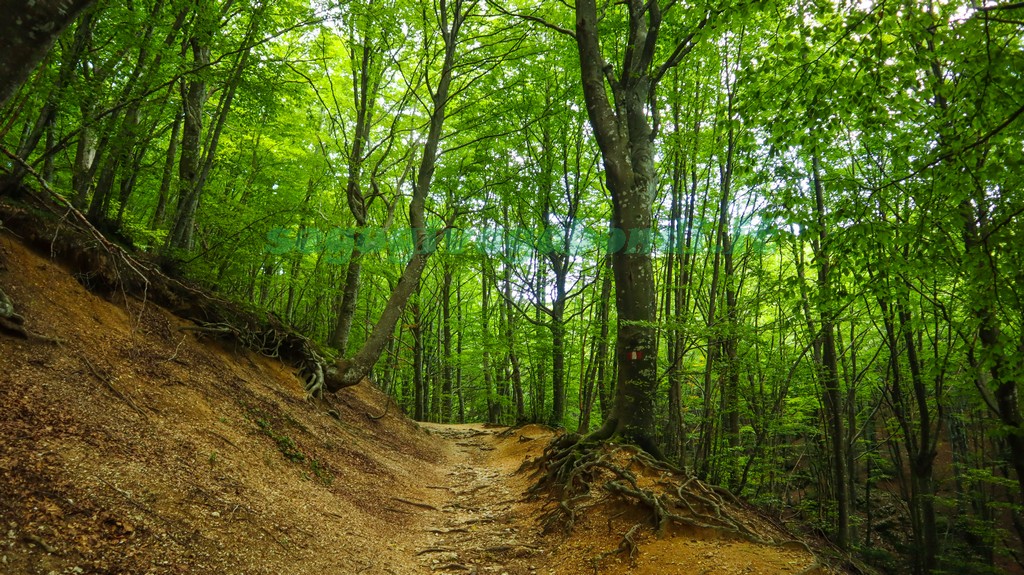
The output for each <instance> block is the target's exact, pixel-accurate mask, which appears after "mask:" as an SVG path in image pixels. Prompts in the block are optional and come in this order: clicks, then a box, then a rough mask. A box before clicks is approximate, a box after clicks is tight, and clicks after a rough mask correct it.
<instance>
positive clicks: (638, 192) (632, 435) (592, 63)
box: [576, 0, 661, 457]
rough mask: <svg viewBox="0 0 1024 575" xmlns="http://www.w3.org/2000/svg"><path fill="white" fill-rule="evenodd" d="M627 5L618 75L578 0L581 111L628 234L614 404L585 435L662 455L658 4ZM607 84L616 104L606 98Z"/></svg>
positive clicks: (586, 2) (587, 2)
mask: <svg viewBox="0 0 1024 575" xmlns="http://www.w3.org/2000/svg"><path fill="white" fill-rule="evenodd" d="M626 5H627V7H628V10H629V38H630V40H631V43H630V44H629V45H628V48H627V50H626V53H625V56H624V59H625V62H624V63H623V67H622V70H620V71H619V75H618V77H617V78H616V77H613V70H611V69H610V67H609V66H606V63H605V60H604V57H603V54H602V49H601V42H600V33H599V30H598V16H597V3H596V1H595V0H578V1H577V2H576V46H577V50H578V53H579V59H580V70H581V76H582V82H583V95H584V99H585V100H586V104H587V114H588V117H589V119H590V125H591V128H592V129H593V131H594V135H595V137H596V139H597V144H598V147H599V148H600V150H601V157H602V160H603V164H604V170H605V181H606V183H607V186H608V189H609V191H610V192H611V196H612V226H613V228H614V229H615V230H616V231H621V232H622V233H623V234H624V235H625V239H626V244H625V247H624V248H623V249H618V250H615V251H614V253H612V270H613V273H614V275H615V305H616V309H617V310H618V331H617V336H616V342H615V357H616V361H617V364H618V377H617V383H616V390H615V406H614V407H613V409H612V412H611V414H610V417H609V418H608V420H607V421H605V423H604V425H603V426H602V427H601V429H599V430H598V431H596V432H594V433H593V434H591V436H590V438H591V439H595V440H601V439H607V438H610V437H613V436H619V437H622V438H623V439H625V440H627V441H630V442H632V443H635V444H636V445H638V446H640V447H641V448H643V449H645V450H647V451H648V452H650V453H652V454H655V455H656V456H659V457H660V456H661V452H660V450H659V449H658V447H657V446H656V444H655V442H654V437H655V433H654V424H655V395H656V393H657V389H658V382H657V359H658V357H657V356H658V350H657V333H656V329H655V327H654V326H655V323H656V321H657V296H656V293H655V287H654V267H653V262H652V258H651V245H650V243H651V242H650V233H651V227H652V225H653V223H654V222H653V214H652V209H651V206H652V204H653V203H654V196H655V189H656V185H655V184H656V173H655V170H654V132H653V130H652V128H651V126H650V124H649V123H648V113H647V112H648V109H647V108H648V104H649V103H650V102H651V98H650V96H651V90H652V89H653V88H654V85H655V84H656V83H657V81H658V79H659V78H657V77H656V76H653V75H652V70H651V68H652V60H653V58H654V52H655V50H654V48H655V45H656V42H657V36H658V31H659V27H660V8H659V7H658V5H657V3H648V2H643V1H641V0H628V1H627V2H626ZM648 20H650V22H649V21H648ZM606 78H607V79H608V83H607V84H606ZM609 84H610V86H609ZM609 87H610V88H611V92H612V94H613V96H614V100H615V105H614V106H613V105H612V103H611V101H609V99H608V88H609Z"/></svg>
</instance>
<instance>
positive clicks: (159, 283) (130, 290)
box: [0, 150, 333, 396]
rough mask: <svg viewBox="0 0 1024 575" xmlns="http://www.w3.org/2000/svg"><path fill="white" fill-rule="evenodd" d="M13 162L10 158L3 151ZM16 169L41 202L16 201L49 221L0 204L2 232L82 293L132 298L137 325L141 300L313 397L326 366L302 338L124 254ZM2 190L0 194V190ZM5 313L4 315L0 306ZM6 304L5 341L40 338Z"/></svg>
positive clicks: (2, 299) (27, 193) (1, 327)
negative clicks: (48, 261)
mask: <svg viewBox="0 0 1024 575" xmlns="http://www.w3.org/2000/svg"><path fill="white" fill-rule="evenodd" d="M3 152H5V153H6V154H7V155H8V156H9V157H11V158H12V159H13V160H15V161H19V162H20V159H18V158H17V157H15V156H14V155H13V154H10V153H9V152H7V150H3ZM22 164H23V165H22V167H24V168H25V169H27V170H28V172H29V174H30V175H32V176H34V177H35V178H36V180H37V182H38V184H39V186H40V187H41V188H42V189H43V190H44V191H45V192H46V194H47V195H46V196H43V195H40V194H37V193H35V192H33V191H31V190H29V189H28V188H26V187H24V186H23V187H21V188H19V189H18V190H17V192H19V193H20V194H21V196H23V197H25V198H27V199H29V200H31V201H32V202H33V203H34V204H38V205H39V206H40V207H41V208H43V209H44V210H47V211H49V212H50V214H52V216H51V217H49V218H47V217H44V216H41V215H39V213H30V211H29V210H28V209H25V207H23V206H18V205H15V204H12V203H0V217H2V218H3V225H4V227H5V228H6V229H8V230H11V231H12V232H15V233H17V235H18V236H20V237H21V238H23V239H24V240H25V241H26V242H27V243H29V244H32V245H34V246H36V247H37V248H40V249H48V250H49V251H50V254H51V256H52V257H54V258H59V259H60V260H61V261H62V262H63V263H65V264H66V265H68V266H69V267H70V268H71V269H72V271H73V272H74V273H76V274H78V277H80V278H82V279H83V281H84V283H86V284H87V286H86V287H89V288H90V289H92V290H94V291H98V292H101V293H103V292H106V293H107V294H108V295H109V294H115V293H117V294H120V295H121V296H122V297H123V298H124V301H125V302H126V304H127V302H128V301H129V296H134V297H136V298H138V299H139V300H141V301H142V307H141V308H140V309H139V311H138V314H137V315H138V318H139V320H140V321H141V318H142V314H143V312H144V310H145V305H146V302H147V301H151V300H152V301H155V302H156V303H158V304H160V305H162V306H164V307H165V308H167V309H168V310H170V311H171V312H172V313H174V314H175V315H178V316H179V317H182V318H184V319H188V320H191V321H193V322H195V324H196V326H195V327H192V328H188V329H190V330H191V331H198V332H202V333H206V334H209V335H212V336H215V337H219V338H223V339H228V340H233V341H235V342H237V343H239V344H241V345H243V346H244V347H246V348H248V349H250V350H252V351H255V352H257V353H261V354H264V355H269V356H271V357H275V358H279V359H281V360H283V361H285V362H287V363H290V364H292V365H293V366H295V367H296V368H298V370H299V375H300V377H302V379H303V380H304V387H305V389H306V391H307V394H308V395H310V396H314V395H319V394H320V393H321V391H322V390H323V388H324V385H325V381H326V380H327V379H328V378H329V376H330V373H329V371H330V370H331V369H333V367H329V365H332V364H331V363H329V362H328V361H326V360H325V358H324V353H323V352H322V351H321V350H320V349H319V348H318V346H317V345H316V344H314V343H313V342H312V340H310V339H309V338H307V337H305V336H304V335H302V334H300V333H298V332H297V331H296V330H294V329H292V328H291V327H290V326H288V325H286V324H285V323H284V322H282V321H281V320H280V319H279V318H277V317H276V316H274V315H273V314H267V313H260V312H256V311H253V310H250V309H246V308H245V307H244V306H243V305H241V304H239V303H237V302H233V301H229V300H227V299H224V298H220V297H217V296H216V295H213V294H212V293H210V292H209V291H207V290H204V289H202V288H200V287H198V286H194V285H191V284H190V283H189V282H187V281H185V280H182V279H178V278H175V277H171V276H170V275H168V274H167V273H165V272H164V271H163V270H162V269H161V266H160V264H159V262H157V261H151V260H147V259H144V258H143V257H142V256H140V255H137V254H130V253H129V252H128V251H127V250H125V249H124V248H122V247H121V246H119V245H117V244H115V243H113V242H111V241H110V240H109V239H107V237H106V236H105V235H104V234H103V233H102V232H100V231H99V230H98V229H97V228H96V227H95V226H93V225H92V223H91V222H89V220H88V219H87V218H86V217H85V215H84V214H82V213H81V211H79V210H78V209H76V208H75V207H74V206H73V205H72V204H71V202H70V201H69V200H68V199H67V198H65V197H64V196H62V195H60V194H58V193H57V192H55V191H53V190H52V189H51V188H50V187H49V186H48V185H47V184H46V182H45V181H44V180H43V179H42V178H41V177H39V175H38V174H37V173H36V172H35V171H34V170H33V169H32V168H31V167H30V166H28V165H26V164H24V163H22ZM0 191H2V190H0ZM5 303H6V304H7V306H6V307H10V310H9V312H8V313H3V311H4V309H6V307H5ZM9 304H10V300H9V298H7V297H6V296H5V295H3V294H2V292H0V331H2V332H3V333H7V334H8V335H14V336H17V337H23V338H26V339H27V338H29V337H39V338H41V339H51V338H46V337H43V336H37V335H35V334H33V333H31V332H29V331H27V330H25V329H24V328H23V327H22V323H23V320H22V318H21V316H18V315H17V314H15V313H14V310H13V306H11V305H9Z"/></svg>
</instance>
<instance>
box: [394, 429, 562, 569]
mask: <svg viewBox="0 0 1024 575" xmlns="http://www.w3.org/2000/svg"><path fill="white" fill-rule="evenodd" d="M421 425H422V426H423V427H424V429H426V430H428V431H429V432H430V433H431V434H433V435H435V436H437V437H439V438H443V439H444V440H445V441H444V443H445V444H446V448H445V451H447V455H448V457H449V464H448V468H449V471H448V472H447V474H446V475H445V477H444V478H443V483H442V484H440V485H427V486H425V487H426V488H427V489H430V490H432V491H433V492H434V495H433V497H432V498H431V502H430V504H431V505H432V507H433V509H427V510H426V511H427V514H426V515H424V517H423V519H424V524H425V527H424V528H423V529H424V534H425V536H423V537H418V538H417V540H416V545H415V547H416V549H415V550H412V549H410V551H414V556H413V557H412V558H411V559H410V563H413V564H418V565H420V567H421V568H420V572H422V573H437V574H440V575H444V574H452V575H456V574H467V573H468V574H480V575H483V574H486V573H496V574H499V575H501V574H507V575H517V574H532V573H537V561H536V560H534V561H531V559H535V558H539V557H542V556H543V549H542V548H541V546H540V544H541V541H540V540H539V538H538V535H537V533H536V529H535V528H533V527H532V523H533V522H532V521H531V520H530V518H529V517H524V516H523V514H522V499H523V496H522V489H521V487H522V486H521V484H520V482H519V480H518V479H516V478H513V477H511V476H510V470H509V463H511V462H507V461H503V460H502V458H501V457H500V455H501V454H499V453H496V452H497V447H496V443H497V434H498V433H499V432H501V431H503V429H502V428H496V429H495V428H487V427H484V426H481V425H440V424H421ZM424 509H425V508H424Z"/></svg>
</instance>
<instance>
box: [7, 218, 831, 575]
mask: <svg viewBox="0 0 1024 575" xmlns="http://www.w3.org/2000/svg"><path fill="white" fill-rule="evenodd" d="M76 279H77V280H79V281H83V282H87V280H88V278H87V277H78V278H75V277H73V276H72V274H70V273H69V272H67V271H66V270H65V269H64V268H63V267H62V266H61V265H59V264H58V263H55V262H53V261H51V260H49V259H47V258H45V257H42V256H40V255H37V254H35V253H33V252H31V251H29V250H28V249H27V248H25V247H24V246H23V245H22V244H21V243H20V242H19V241H18V240H17V239H16V238H14V237H12V236H10V235H6V234H4V235H0V288H2V289H3V290H4V291H5V292H6V293H7V294H8V295H9V296H10V297H11V299H12V300H13V301H14V302H15V305H16V306H17V307H18V311H19V312H20V313H21V314H22V315H23V316H25V318H26V325H25V327H26V328H27V329H28V330H29V331H30V332H32V333H33V337H31V338H30V339H28V340H22V339H17V338H10V337H6V336H0V573H10V574H21V573H26V574H35V573H40V574H50V573H56V574H72V573H203V574H205V573H247V574H256V573H267V574H284V573H295V574H299V573H318V574H320V573H326V574H335V573H337V574H359V573H367V574H377V573H380V574H392V575H406V574H420V573H439V574H442V573H449V574H465V573H477V574H479V575H483V574H489V573H494V574H495V575H503V574H508V575H516V574H535V573H537V574H559V575H561V574H565V575H575V574H580V575H582V574H588V575H589V574H592V573H601V574H615V575H618V574H624V573H639V574H651V575H653V574H659V575H661V574H666V575H670V574H704V573H706V574H747V573H751V574H754V573H763V574H775V573H779V574H782V573H800V572H816V571H820V568H817V567H816V560H815V558H814V557H813V556H812V555H811V554H810V553H809V552H807V551H806V550H805V549H803V548H794V547H792V546H786V545H758V544H755V543H752V542H750V541H748V540H745V539H743V538H739V537H729V536H725V535H723V534H721V533H718V532H715V531H707V530H698V529H682V528H677V529H673V530H671V532H670V533H668V534H666V535H665V536H663V537H661V538H659V537H657V536H655V534H654V532H653V531H652V530H649V529H642V530H638V531H636V532H635V533H636V537H635V541H636V542H637V549H636V553H635V554H634V555H633V556H632V557H630V555H629V554H628V553H617V554H610V553H608V552H609V551H611V550H614V549H616V548H617V547H618V546H619V545H620V543H622V541H623V534H624V533H626V532H627V531H628V530H629V529H630V528H631V527H632V526H634V525H636V524H637V523H644V522H645V521H646V511H645V510H643V509H641V508H639V507H636V506H632V505H627V504H625V503H623V502H622V501H621V500H617V499H614V498H611V497H608V496H607V494H605V495H602V494H601V493H599V492H595V494H594V496H593V498H592V499H593V500H592V501H590V502H588V503H587V508H588V510H587V511H586V512H585V513H582V514H581V516H580V517H578V518H577V520H576V524H575V528H574V529H573V531H572V533H571V534H568V535H567V534H565V533H564V532H562V531H561V530H554V531H552V532H549V533H547V534H543V533H542V529H541V521H540V520H539V519H538V518H539V517H542V516H543V515H544V514H545V513H546V512H548V511H550V510H551V508H552V505H555V504H557V502H553V500H551V499H549V498H547V497H543V496H541V497H537V498H530V497H527V495H526V494H525V493H526V491H527V489H528V488H529V487H530V486H531V485H532V484H533V479H532V478H531V475H530V474H529V473H528V472H526V471H519V470H520V468H521V467H523V463H524V461H527V460H529V459H531V458H535V457H537V456H538V455H539V454H540V453H541V452H542V451H543V449H544V447H545V445H547V443H548V441H549V440H550V438H551V437H552V435H553V432H552V431H551V430H549V429H547V428H544V427H540V426H527V427H523V428H518V429H505V428H493V427H487V426H483V425H461V426H460V425H437V424H416V423H413V422H411V421H409V420H408V419H406V418H404V417H403V416H401V415H400V414H398V413H396V412H397V410H396V409H395V408H394V406H392V407H391V408H390V409H387V408H386V406H385V404H386V398H385V397H384V395H383V394H382V393H381V392H379V391H378V390H377V389H375V388H373V387H372V386H371V385H369V384H366V383H364V384H361V385H359V386H356V387H355V388H351V389H347V390H344V391H342V392H340V393H339V394H337V395H336V396H334V397H331V398H328V399H326V400H323V401H315V402H309V401H306V400H305V399H304V396H303V392H302V386H301V384H300V382H299V380H298V379H297V378H296V375H295V374H294V373H293V372H292V370H291V369H290V368H288V367H286V366H285V365H283V364H282V363H280V362H278V361H277V360H274V359H271V358H267V357H263V356H260V355H256V354H253V353H251V352H249V351H246V350H244V349H233V348H232V346H225V345H222V344H219V343H217V342H214V341H211V340H208V339H203V338H202V337H201V335H197V334H195V333H194V332H189V331H181V328H183V327H188V326H190V324H189V323H188V322H186V321H184V320H182V319H180V318H178V317H176V316H174V315H171V314H170V313H168V312H166V311H165V310H163V309H161V308H159V307H157V306H155V305H153V304H152V303H148V302H146V301H144V300H141V299H137V298H134V297H131V296H125V295H124V294H121V295H120V296H115V297H114V298H113V299H114V300H116V301H109V300H107V299H104V298H101V297H98V296H96V295H94V294H92V293H90V292H89V291H87V290H86V289H84V288H83V287H82V285H81V284H80V283H79V281H76ZM385 411H387V415H385V416H384V417H380V418H375V417H377V416H379V415H381V414H382V413H384V412H385ZM370 416H374V417H373V418H372V417H370ZM651 477H652V479H651V480H652V481H654V480H655V479H657V478H656V477H654V476H653V475H652V476H651ZM734 513H739V514H747V515H750V512H749V511H747V510H734ZM750 521H751V522H752V524H754V523H757V521H758V520H757V519H756V518H755V517H753V516H752V515H750ZM758 529H759V532H764V533H769V534H770V536H771V537H772V538H773V539H774V540H781V539H784V538H785V536H784V535H783V534H780V533H777V532H774V531H772V529H773V528H772V527H771V526H770V525H760V527H759V528H758Z"/></svg>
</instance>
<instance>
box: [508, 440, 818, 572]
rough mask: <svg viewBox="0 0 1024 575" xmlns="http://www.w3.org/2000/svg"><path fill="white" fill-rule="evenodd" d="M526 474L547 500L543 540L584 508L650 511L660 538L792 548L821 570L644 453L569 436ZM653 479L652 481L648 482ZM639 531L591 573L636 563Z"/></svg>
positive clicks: (716, 494) (733, 503)
mask: <svg viewBox="0 0 1024 575" xmlns="http://www.w3.org/2000/svg"><path fill="white" fill-rule="evenodd" d="M524 467H534V470H533V474H534V476H535V477H536V478H537V481H536V483H535V484H534V485H533V487H531V488H530V490H529V492H528V493H529V494H530V495H532V496H541V495H544V494H546V495H548V496H551V497H552V501H551V503H550V504H549V505H548V506H547V509H546V511H545V512H544V514H543V515H542V517H541V523H542V525H543V527H544V531H545V532H550V531H552V530H555V529H559V528H561V529H562V530H563V531H565V532H566V533H569V532H570V531H571V530H572V528H573V527H574V525H575V524H576V522H577V520H578V519H579V517H580V514H581V513H583V512H584V511H585V509H586V507H587V506H592V505H595V504H597V503H600V502H604V501H607V500H609V499H611V500H618V501H621V502H625V503H627V504H630V505H634V506H637V507H638V508H641V509H644V510H646V511H648V512H649V513H650V516H649V525H650V527H652V528H653V529H654V531H655V532H656V533H657V534H658V535H659V536H661V535H664V534H665V533H667V532H668V531H669V529H670V528H671V527H672V526H678V527H686V528H691V529H697V530H701V531H711V532H714V533H717V534H719V535H722V536H725V537H731V538H736V539H743V540H746V541H749V542H751V543H755V544H757V545H766V546H792V547H795V548H798V549H800V550H803V551H806V552H807V553H809V554H811V555H812V556H814V557H815V562H814V564H813V565H812V566H811V567H810V568H809V569H810V570H811V571H813V570H814V569H817V568H818V567H819V563H818V560H817V557H816V556H815V554H814V552H813V551H812V550H811V548H810V547H809V546H808V545H807V544H806V543H803V542H802V541H797V540H794V539H784V540H776V539H773V538H771V537H769V536H766V535H763V534H761V533H759V532H758V531H757V530H756V529H755V528H754V527H752V526H751V525H749V524H748V523H747V522H745V521H744V520H743V519H742V518H741V517H740V516H738V515H737V514H735V513H733V511H732V509H733V508H735V507H737V506H738V504H739V502H738V500H736V498H735V496H733V495H732V494H731V493H728V492H725V494H723V493H721V491H723V490H721V489H715V488H714V487H713V486H710V485H707V484H705V483H704V482H702V481H700V480H698V479H696V478H694V477H692V476H688V475H687V474H686V473H685V472H684V471H683V470H681V469H679V468H677V467H674V466H672V465H670V464H668V463H666V462H664V461H661V460H658V459H655V458H654V457H651V456H650V455H648V454H647V453H645V452H644V451H643V450H640V449H636V448H634V447H630V446H611V445H607V444H604V443H597V442H593V441H588V440H587V439H585V438H581V437H580V436H578V435H574V434H567V435H562V436H559V437H556V438H555V439H554V440H552V442H551V444H549V445H548V447H547V448H546V449H545V450H544V453H543V454H542V455H541V457H539V458H538V459H536V460H533V461H530V462H528V463H527V464H524ZM521 469H522V468H521ZM633 470H636V472H634V471H633ZM638 476H639V477H638ZM652 476H654V477H657V479H651V477H652ZM640 478H647V479H646V480H641V479H640ZM643 525H644V523H639V524H636V525H634V526H633V527H631V528H630V529H629V530H628V531H627V532H626V533H624V534H623V537H622V541H621V543H620V544H619V546H618V547H617V548H616V549H613V550H611V551H608V552H606V553H603V554H601V555H599V556H598V557H595V559H594V560H595V569H596V565H597V562H599V561H600V560H602V559H604V558H605V557H607V556H609V555H615V554H619V553H625V552H628V553H629V556H630V558H631V559H632V558H634V557H635V555H636V553H637V543H636V537H637V535H638V533H639V531H640V529H641V527H642V526H643Z"/></svg>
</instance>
